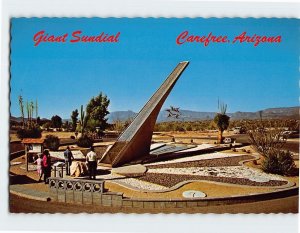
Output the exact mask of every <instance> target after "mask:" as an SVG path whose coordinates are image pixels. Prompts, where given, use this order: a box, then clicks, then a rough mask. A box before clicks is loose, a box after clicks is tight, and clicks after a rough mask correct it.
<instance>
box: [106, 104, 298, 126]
mask: <svg viewBox="0 0 300 233" xmlns="http://www.w3.org/2000/svg"><path fill="white" fill-rule="evenodd" d="M299 109H300V108H299V107H282V108H268V109H264V110H262V118H263V119H271V118H272V119H274V118H275V119H280V118H289V119H299ZM166 110H167V109H164V110H162V111H160V113H159V115H158V117H157V122H168V121H197V120H211V119H213V118H214V116H215V115H216V112H198V111H191V110H180V116H179V118H174V117H168V115H169V113H168V112H167V111H166ZM136 114H137V113H135V112H133V111H130V110H129V111H115V112H111V113H110V114H109V115H108V122H109V123H113V122H114V121H116V120H120V121H126V120H128V119H132V118H134V117H135V116H136ZM227 115H228V116H230V118H231V119H233V120H242V119H260V111H257V112H240V111H238V112H234V113H227Z"/></svg>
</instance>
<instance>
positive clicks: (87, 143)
mask: <svg viewBox="0 0 300 233" xmlns="http://www.w3.org/2000/svg"><path fill="white" fill-rule="evenodd" d="M77 145H78V146H80V147H91V146H92V145H93V140H92V139H91V138H90V137H89V136H87V135H83V136H82V137H80V138H79V139H78V141H77Z"/></svg>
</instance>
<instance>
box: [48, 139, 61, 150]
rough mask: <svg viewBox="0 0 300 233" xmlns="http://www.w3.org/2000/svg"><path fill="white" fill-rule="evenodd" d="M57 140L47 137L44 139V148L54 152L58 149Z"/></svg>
mask: <svg viewBox="0 0 300 233" xmlns="http://www.w3.org/2000/svg"><path fill="white" fill-rule="evenodd" d="M59 144H60V141H59V138H58V137H56V136H54V135H47V136H46V139H45V147H46V148H48V149H49V150H52V151H55V150H58V148H59Z"/></svg>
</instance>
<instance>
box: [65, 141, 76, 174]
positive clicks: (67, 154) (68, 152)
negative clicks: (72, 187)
mask: <svg viewBox="0 0 300 233" xmlns="http://www.w3.org/2000/svg"><path fill="white" fill-rule="evenodd" d="M64 158H65V165H66V175H68V176H69V175H70V167H71V165H72V160H73V159H74V157H73V154H72V151H71V150H70V147H69V146H68V147H67V149H66V150H65V152H64Z"/></svg>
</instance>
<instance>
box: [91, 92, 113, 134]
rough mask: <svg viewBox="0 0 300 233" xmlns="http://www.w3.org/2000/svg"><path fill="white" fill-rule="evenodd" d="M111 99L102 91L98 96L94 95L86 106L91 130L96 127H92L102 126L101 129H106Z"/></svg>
mask: <svg viewBox="0 0 300 233" xmlns="http://www.w3.org/2000/svg"><path fill="white" fill-rule="evenodd" d="M109 103H110V100H109V99H108V98H107V96H106V95H104V94H103V93H102V92H100V94H99V95H98V96H96V97H93V98H92V99H91V100H90V102H89V103H88V105H87V107H86V114H87V118H88V121H90V123H88V125H89V127H90V130H94V129H95V128H91V127H100V129H101V130H104V129H105V128H106V126H107V118H105V117H106V116H107V115H108V114H109V111H108V105H109Z"/></svg>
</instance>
